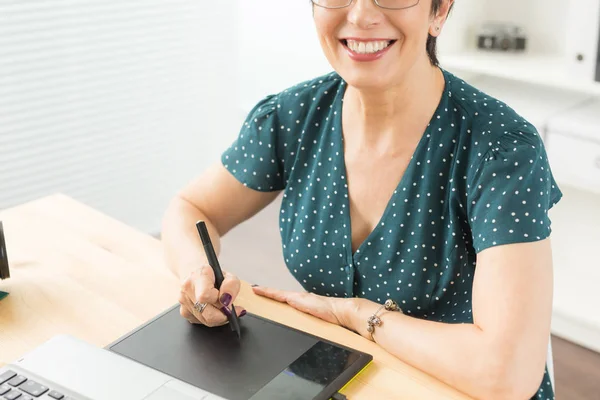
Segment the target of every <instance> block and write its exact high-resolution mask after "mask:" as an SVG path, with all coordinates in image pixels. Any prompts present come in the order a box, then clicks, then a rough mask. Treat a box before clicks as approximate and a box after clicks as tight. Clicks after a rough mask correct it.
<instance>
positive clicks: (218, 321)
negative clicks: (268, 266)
mask: <svg viewBox="0 0 600 400" xmlns="http://www.w3.org/2000/svg"><path fill="white" fill-rule="evenodd" d="M223 275H224V277H225V279H224V280H223V283H222V284H221V289H220V290H217V289H216V288H215V274H214V272H213V270H212V268H211V266H210V265H208V264H206V265H203V266H201V267H200V268H197V269H195V270H194V271H192V273H191V274H190V275H189V276H188V277H187V279H186V280H185V281H183V284H182V285H181V293H180V296H179V304H180V305H181V306H180V308H179V312H180V314H181V316H182V317H183V318H185V319H187V320H188V321H189V322H191V323H192V324H202V325H206V326H210V327H214V326H221V325H225V324H226V323H227V322H228V319H227V317H228V316H229V315H231V305H232V304H233V301H234V300H235V299H236V298H237V296H238V294H239V292H240V280H239V279H238V277H237V276H235V275H232V274H229V273H227V272H225V271H223ZM203 304H206V306H205V307H204V310H202V312H199V310H198V307H197V306H196V305H203ZM236 312H237V314H238V316H239V317H243V316H244V315H245V314H246V310H244V309H243V308H242V307H236Z"/></svg>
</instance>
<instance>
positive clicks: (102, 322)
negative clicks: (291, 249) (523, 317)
mask: <svg viewBox="0 0 600 400" xmlns="http://www.w3.org/2000/svg"><path fill="white" fill-rule="evenodd" d="M0 219H1V220H2V221H3V222H4V229H5V235H6V242H7V250H8V256H9V260H10V267H11V276H12V277H11V279H9V280H7V281H3V282H1V283H0V290H4V291H7V292H10V295H9V296H8V297H7V298H6V299H4V300H2V301H1V302H0V365H3V364H7V363H9V362H11V361H14V360H15V359H17V358H18V357H19V356H21V355H22V354H24V353H26V352H28V351H29V350H31V349H33V348H34V347H36V346H39V345H40V344H42V343H43V342H45V341H46V340H48V339H50V338H51V337H52V336H54V335H57V334H69V335H73V336H75V337H78V338H80V339H83V340H85V341H87V342H89V343H92V344H94V345H97V346H101V347H103V346H105V345H107V344H109V343H111V342H112V341H113V340H115V339H116V338H118V337H120V336H122V335H123V334H125V333H127V332H128V331H130V330H132V329H133V328H135V327H137V326H139V325H140V324H142V323H143V322H145V321H146V320H148V319H150V318H152V317H154V316H155V315H156V314H158V313H160V312H162V311H163V310H165V309H166V308H168V307H170V306H172V305H173V304H175V303H176V302H177V298H178V293H179V283H178V280H177V279H176V278H175V277H174V276H173V275H172V274H171V273H170V271H168V269H167V268H166V267H165V265H164V259H163V254H162V247H161V243H160V241H159V240H156V239H154V238H152V237H150V236H148V235H146V234H143V233H141V232H138V231H136V230H135V229H132V228H131V227H128V226H126V225H124V224H123V223H121V222H119V221H116V220H114V219H112V218H109V217H107V216H106V215H103V214H101V213H99V212H98V211H95V210H93V209H91V208H89V207H87V206H85V205H83V204H81V203H78V202H76V201H74V200H72V199H71V198H69V197H66V196H63V195H54V196H50V197H46V198H43V199H40V200H36V201H33V202H30V203H27V204H24V205H21V206H18V207H15V208H12V209H8V210H4V211H2V212H0ZM237 303H239V304H240V305H243V306H244V307H246V308H247V309H248V311H250V312H253V313H256V314H259V315H262V316H264V317H266V318H270V319H272V320H275V321H277V322H280V323H283V324H286V325H289V326H293V327H295V328H297V329H301V330H304V331H306V332H310V333H312V334H314V335H317V336H321V337H324V338H327V339H329V340H332V341H336V342H338V343H341V344H344V345H346V346H350V347H353V348H356V349H359V350H362V351H364V352H367V353H370V354H372V355H373V356H374V363H373V364H372V365H371V366H370V367H369V368H368V369H367V370H365V371H364V372H363V373H362V374H361V375H359V377H358V378H357V379H355V380H354V381H353V382H352V383H351V384H350V385H349V386H348V387H347V388H346V389H345V390H344V393H345V394H347V395H348V397H349V398H350V399H352V400H359V399H368V400H370V399H391V398H393V399H411V400H417V399H468V397H467V396H465V395H463V394H461V393H459V392H457V391H455V390H454V389H452V388H450V387H448V386H446V385H444V384H443V383H441V382H439V381H437V380H436V379H434V378H432V377H430V376H429V375H426V374H424V373H422V372H420V371H418V370H416V369H414V368H412V367H410V366H408V365H407V364H405V363H403V362H401V361H399V360H398V359H396V358H395V357H393V356H391V355H390V354H388V353H387V352H385V351H384V350H382V349H381V348H379V346H377V345H376V344H374V343H372V342H370V341H368V340H366V339H363V338H362V337H360V336H358V335H356V334H353V333H351V332H349V331H347V330H345V329H343V328H341V327H339V326H334V325H331V324H327V323H325V322H323V321H320V320H318V319H316V318H313V317H311V316H308V315H305V314H302V313H300V312H298V311H296V310H294V309H291V308H290V307H288V306H286V305H283V304H279V303H275V302H273V301H270V300H267V299H263V298H260V297H258V296H256V295H254V294H253V293H252V291H251V289H250V287H249V286H248V285H247V284H244V285H243V287H242V291H241V293H240V296H239V298H238V300H236V304H237Z"/></svg>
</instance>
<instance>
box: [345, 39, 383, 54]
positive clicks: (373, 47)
mask: <svg viewBox="0 0 600 400" xmlns="http://www.w3.org/2000/svg"><path fill="white" fill-rule="evenodd" d="M346 43H347V46H348V48H349V49H350V50H352V51H353V52H355V53H359V54H373V53H377V52H378V51H381V50H383V49H385V48H386V47H388V46H389V45H390V43H391V42H390V41H388V40H380V41H376V42H358V41H356V40H347V42H346Z"/></svg>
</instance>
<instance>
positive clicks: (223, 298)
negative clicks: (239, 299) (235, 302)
mask: <svg viewBox="0 0 600 400" xmlns="http://www.w3.org/2000/svg"><path fill="white" fill-rule="evenodd" d="M231 299H232V297H231V295H230V294H229V293H225V294H224V295H223V296H221V304H223V305H224V306H225V307H229V305H230V304H231Z"/></svg>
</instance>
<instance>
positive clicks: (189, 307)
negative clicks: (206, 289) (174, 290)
mask: <svg viewBox="0 0 600 400" xmlns="http://www.w3.org/2000/svg"><path fill="white" fill-rule="evenodd" d="M179 304H180V305H181V306H180V308H179V313H180V314H181V316H182V317H183V318H185V319H187V320H188V321H189V322H191V323H192V324H202V325H206V326H209V327H215V326H221V325H225V324H226V323H227V321H228V320H227V315H226V312H230V311H229V310H225V312H224V310H221V309H217V308H216V307H215V306H213V305H212V304H207V306H206V307H205V308H204V310H203V311H202V312H201V313H199V312H198V310H196V308H195V307H194V303H192V301H191V300H190V299H189V297H188V296H187V295H186V294H185V293H184V292H183V291H182V293H181V294H180V297H179ZM221 307H222V306H221ZM222 308H223V309H224V307H222Z"/></svg>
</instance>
